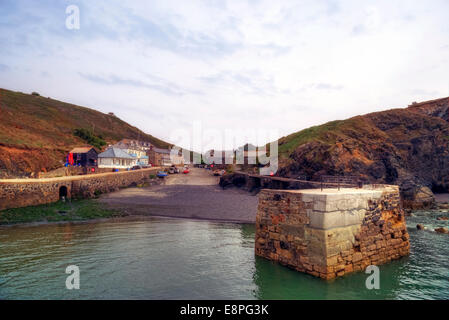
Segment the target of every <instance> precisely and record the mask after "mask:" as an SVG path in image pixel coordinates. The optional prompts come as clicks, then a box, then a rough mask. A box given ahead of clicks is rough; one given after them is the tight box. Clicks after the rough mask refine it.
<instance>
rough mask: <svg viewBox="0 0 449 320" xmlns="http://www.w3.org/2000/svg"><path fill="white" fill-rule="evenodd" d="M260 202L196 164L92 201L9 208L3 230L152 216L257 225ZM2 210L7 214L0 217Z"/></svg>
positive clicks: (4, 218) (4, 219)
mask: <svg viewBox="0 0 449 320" xmlns="http://www.w3.org/2000/svg"><path fill="white" fill-rule="evenodd" d="M257 204H258V198H257V197H255V196H252V195H249V194H248V193H247V192H244V191H242V190H238V189H234V190H233V189H230V190H222V189H221V188H220V187H219V186H218V178H217V177H215V176H212V175H211V174H210V172H208V171H205V170H202V169H197V168H192V170H191V173H189V174H188V175H184V174H172V175H170V176H168V177H167V178H165V181H164V182H163V183H162V184H156V185H151V186H148V187H128V188H124V189H120V190H118V191H115V192H111V193H105V194H102V195H100V196H99V197H98V198H93V199H82V200H72V201H69V202H65V203H62V202H60V201H58V202H54V203H50V204H44V205H38V206H28V207H22V208H15V209H6V210H3V211H1V212H0V228H1V227H14V226H38V225H49V224H67V223H69V224H70V223H71V224H78V223H95V222H104V221H130V220H143V219H148V218H150V219H151V218H171V219H184V220H192V221H208V222H215V223H233V224H254V223H255V217H256V213H257ZM2 214H5V215H7V216H6V217H5V216H4V217H3V219H1V218H2V217H1V215H2ZM34 219H35V220H34ZM3 221H5V223H3ZM9 221H11V222H9Z"/></svg>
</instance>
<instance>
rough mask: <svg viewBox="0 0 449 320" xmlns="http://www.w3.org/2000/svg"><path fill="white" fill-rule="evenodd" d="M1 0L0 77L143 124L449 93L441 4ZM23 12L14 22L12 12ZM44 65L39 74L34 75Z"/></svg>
mask: <svg viewBox="0 0 449 320" xmlns="http://www.w3.org/2000/svg"><path fill="white" fill-rule="evenodd" d="M79 5H80V14H81V29H80V30H79V31H68V30H66V29H65V28H64V21H65V7H64V5H60V6H59V7H54V6H50V5H49V6H45V5H41V6H38V5H37V4H32V5H31V2H27V1H23V2H19V3H18V4H16V3H15V2H8V1H5V2H2V4H0V8H1V9H4V10H2V12H5V22H4V23H3V24H1V25H0V45H1V47H2V51H0V59H1V61H2V64H1V65H2V68H1V70H0V86H1V87H5V88H9V89H13V90H20V91H25V92H31V91H39V92H41V94H43V95H45V96H51V97H55V98H59V99H61V100H65V101H68V102H73V103H78V104H81V105H85V106H89V107H93V108H96V109H100V110H101V111H104V112H109V111H112V112H115V113H116V114H117V115H118V116H120V117H121V118H123V119H124V120H125V121H128V122H130V123H131V124H133V125H136V126H138V127H139V128H141V129H142V130H144V131H146V132H148V133H150V134H153V135H155V136H158V137H160V138H165V139H167V138H169V137H170V136H171V131H173V130H176V129H179V128H188V126H189V125H190V124H191V123H193V122H194V121H197V120H201V121H203V127H210V128H217V129H219V130H225V129H227V128H233V127H246V128H259V127H265V128H276V129H278V130H279V132H280V134H281V135H286V134H289V133H291V132H294V131H298V130H300V129H302V128H305V127H309V126H311V125H316V124H319V123H323V122H325V121H329V120H333V119H336V118H338V119H342V118H346V117H349V116H353V115H357V114H361V113H367V112H371V111H375V110H381V109H387V108H391V107H401V106H406V105H407V104H408V103H410V102H412V101H415V100H416V101H419V100H425V99H431V98H437V97H440V96H447V95H449V83H448V77H447V75H448V73H449V60H448V56H449V55H448V53H449V49H448V48H449V21H448V19H447V12H448V9H449V4H448V2H447V1H443V0H441V1H438V0H434V1H432V5H429V3H428V2H426V3H424V2H422V1H409V0H407V1H395V2H391V1H363V2H361V1H282V2H276V1H247V2H246V1H152V2H151V4H149V3H148V1H133V2H132V3H129V4H126V5H125V4H123V3H122V2H119V1H114V2H111V1H103V2H100V1H95V2H92V1H82V2H80V4H79ZM25 17H26V19H24V18H25ZM44 75H45V76H44Z"/></svg>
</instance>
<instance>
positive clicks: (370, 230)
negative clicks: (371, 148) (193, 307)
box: [255, 186, 410, 280]
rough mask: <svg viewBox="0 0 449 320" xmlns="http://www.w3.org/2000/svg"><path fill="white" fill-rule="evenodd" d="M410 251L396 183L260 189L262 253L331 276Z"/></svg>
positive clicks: (258, 245) (258, 240)
mask: <svg viewBox="0 0 449 320" xmlns="http://www.w3.org/2000/svg"><path fill="white" fill-rule="evenodd" d="M409 251H410V244H409V235H408V233H407V229H406V225H405V218H404V212H403V210H402V208H401V204H400V195H399V188H398V187H396V186H382V187H380V186H378V187H376V188H372V187H370V186H365V187H364V188H362V189H341V190H340V191H338V190H337V189H324V190H323V191H321V190H319V189H309V190H262V191H261V192H260V193H259V207H258V213H257V218H256V243H255V252H256V255H258V256H261V257H264V258H267V259H269V260H273V261H277V262H279V263H281V264H283V265H286V266H288V267H290V268H293V269H295V270H297V271H300V272H305V273H308V274H311V275H313V276H316V277H321V278H323V279H328V280H329V279H333V278H335V277H339V276H343V275H345V274H347V273H351V272H356V271H362V270H365V269H366V267H367V266H369V265H380V264H384V263H388V262H390V261H391V260H395V259H399V258H401V257H402V256H405V255H408V254H409Z"/></svg>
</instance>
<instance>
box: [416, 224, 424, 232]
mask: <svg viewBox="0 0 449 320" xmlns="http://www.w3.org/2000/svg"><path fill="white" fill-rule="evenodd" d="M416 229H418V230H424V229H425V227H424V225H422V224H420V223H418V224H417V225H416Z"/></svg>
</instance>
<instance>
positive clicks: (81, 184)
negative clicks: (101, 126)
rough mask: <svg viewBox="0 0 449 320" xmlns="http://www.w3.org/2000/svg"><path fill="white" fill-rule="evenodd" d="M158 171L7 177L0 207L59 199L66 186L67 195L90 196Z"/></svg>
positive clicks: (0, 186) (138, 181) (0, 193)
mask: <svg viewBox="0 0 449 320" xmlns="http://www.w3.org/2000/svg"><path fill="white" fill-rule="evenodd" d="M157 171H158V168H151V169H141V170H135V171H123V172H110V173H101V174H92V175H83V176H69V177H61V178H49V179H24V180H21V181H17V180H11V181H8V180H6V179H5V180H2V181H0V210H4V209H8V208H19V207H25V206H34V205H39V204H45V203H51V202H56V201H58V200H59V197H60V189H61V187H65V188H66V190H67V197H68V198H72V197H73V198H91V197H95V196H96V195H98V194H101V193H107V192H112V191H116V190H118V189H119V188H123V187H128V186H131V185H133V184H134V185H136V184H141V183H144V182H146V181H148V179H149V176H150V175H151V174H155V173H156V172H157Z"/></svg>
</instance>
